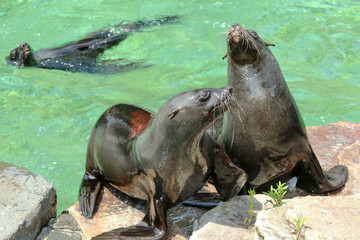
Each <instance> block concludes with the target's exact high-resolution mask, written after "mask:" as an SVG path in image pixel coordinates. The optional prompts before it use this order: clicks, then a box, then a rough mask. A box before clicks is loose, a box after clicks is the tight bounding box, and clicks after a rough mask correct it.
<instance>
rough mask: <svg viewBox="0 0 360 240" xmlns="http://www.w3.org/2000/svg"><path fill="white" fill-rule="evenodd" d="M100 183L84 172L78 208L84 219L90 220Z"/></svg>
mask: <svg viewBox="0 0 360 240" xmlns="http://www.w3.org/2000/svg"><path fill="white" fill-rule="evenodd" d="M100 186H101V182H100V181H99V179H97V178H96V177H94V176H93V175H91V174H90V173H88V172H85V174H84V177H83V180H82V182H81V185H80V189H79V206H80V210H81V212H82V214H83V215H84V217H86V218H92V216H93V214H94V207H95V202H96V197H97V194H98V192H99V190H100Z"/></svg>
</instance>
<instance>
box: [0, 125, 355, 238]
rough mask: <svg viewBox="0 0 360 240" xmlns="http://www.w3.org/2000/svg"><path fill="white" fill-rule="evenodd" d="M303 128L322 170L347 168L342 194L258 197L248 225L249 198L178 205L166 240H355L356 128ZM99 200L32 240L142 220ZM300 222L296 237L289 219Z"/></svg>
mask: <svg viewBox="0 0 360 240" xmlns="http://www.w3.org/2000/svg"><path fill="white" fill-rule="evenodd" d="M307 130H308V135H309V139H310V141H311V144H312V147H313V149H314V150H315V153H316V154H317V156H318V158H319V160H320V163H321V165H322V166H323V168H324V169H329V168H331V167H332V166H334V165H336V164H344V165H346V166H347V167H348V169H349V174H350V176H349V180H348V182H347V184H346V186H345V187H344V188H343V189H342V190H341V191H338V192H336V193H332V194H329V195H327V196H308V195H307V196H305V194H304V193H303V192H301V191H296V192H292V193H288V194H287V197H288V199H286V200H285V201H286V204H285V205H283V206H281V207H277V208H272V206H270V204H265V202H266V200H267V199H268V197H267V196H265V195H262V194H257V195H255V199H254V203H253V210H254V215H253V218H252V221H251V223H249V222H246V221H245V219H247V218H249V214H248V209H249V196H236V197H234V198H233V199H231V200H229V201H227V202H221V203H220V204H219V205H218V206H217V207H216V208H213V209H211V210H206V209H200V208H195V207H187V206H183V205H180V206H177V207H175V208H173V209H170V211H169V212H168V228H169V230H168V232H167V234H166V236H165V239H176V240H180V239H192V240H194V239H227V240H231V239H360V230H359V228H358V226H359V225H360V211H359V209H360V124H355V123H348V122H340V123H335V124H330V125H326V126H324V127H308V128H307ZM0 176H1V170H0ZM0 179H1V178H0ZM0 186H1V185H0ZM201 194H203V195H206V196H208V197H209V199H210V200H214V199H215V200H216V199H217V198H218V195H217V194H216V192H215V190H214V189H213V188H212V187H211V186H206V187H205V188H204V189H202V191H201ZM0 199H1V197H0ZM100 199H101V201H98V203H97V206H96V209H97V210H96V213H95V215H94V218H93V219H90V220H88V219H85V218H84V217H82V216H81V214H80V211H79V206H78V203H76V204H75V205H73V206H72V207H70V208H69V209H68V210H66V211H65V212H64V213H63V214H61V215H60V216H59V217H58V219H56V220H55V219H54V220H53V221H51V222H50V224H49V225H48V227H46V228H44V229H43V231H42V233H41V235H40V236H39V237H38V238H37V240H45V239H47V240H55V239H79V240H80V239H81V240H86V239H91V237H93V236H95V235H97V234H100V233H102V232H105V231H109V230H111V229H113V228H117V227H126V226H129V225H133V224H135V223H137V222H139V221H140V220H141V219H142V218H143V216H144V211H145V209H144V207H143V203H141V202H137V201H134V200H131V199H129V198H127V197H124V195H123V194H121V193H119V192H114V191H113V190H112V189H110V188H107V187H105V188H104V189H103V190H102V195H101V197H100ZM0 202H1V201H0ZM0 207H2V206H1V205H0ZM9 208H10V207H9ZM1 212H2V211H0V213H1ZM1 217H2V216H1ZM305 218H306V220H305V222H304V226H303V228H302V230H301V232H300V234H299V233H297V232H296V226H295V220H294V219H305ZM1 219H2V218H0V221H1ZM0 226H2V225H0ZM0 236H1V235H0ZM0 239H1V237H0ZM6 239H7V238H6ZM17 239H21V238H17ZM27 239H30V238H27Z"/></svg>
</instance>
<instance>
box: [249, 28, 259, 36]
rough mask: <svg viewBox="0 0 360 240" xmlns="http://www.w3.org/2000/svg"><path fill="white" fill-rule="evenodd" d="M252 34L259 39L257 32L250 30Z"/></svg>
mask: <svg viewBox="0 0 360 240" xmlns="http://www.w3.org/2000/svg"><path fill="white" fill-rule="evenodd" d="M250 34H251V35H252V36H253V37H254V38H258V35H257V33H256V32H255V31H252V30H250Z"/></svg>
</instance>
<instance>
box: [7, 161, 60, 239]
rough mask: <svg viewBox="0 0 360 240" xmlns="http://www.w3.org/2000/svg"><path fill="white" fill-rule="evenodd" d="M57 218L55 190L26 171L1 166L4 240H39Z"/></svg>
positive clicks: (42, 179) (21, 168)
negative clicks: (42, 232) (42, 231)
mask: <svg viewBox="0 0 360 240" xmlns="http://www.w3.org/2000/svg"><path fill="white" fill-rule="evenodd" d="M54 217H56V192H55V188H54V186H53V185H52V184H51V183H50V182H49V181H47V180H46V179H44V178H43V177H41V176H38V175H34V174H32V173H31V172H30V171H28V170H27V169H25V168H23V167H17V166H14V165H12V164H9V163H5V162H0V239H6V240H13V239H14V240H22V239H26V240H27V239H35V238H36V236H37V235H38V234H39V233H40V231H41V229H42V228H43V227H44V226H45V225H46V224H47V223H48V222H49V221H50V219H51V218H54Z"/></svg>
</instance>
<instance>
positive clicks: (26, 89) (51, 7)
mask: <svg viewBox="0 0 360 240" xmlns="http://www.w3.org/2000/svg"><path fill="white" fill-rule="evenodd" d="M87 2H89V3H86V1H79V2H77V1H47V2H46V3H44V2H43V1H20V0H18V1H13V0H2V1H1V5H0V39H1V48H0V56H1V57H0V120H1V125H0V138H1V141H0V161H5V162H10V163H13V164H15V165H21V166H24V167H26V168H28V169H30V170H31V171H32V172H34V173H37V174H40V175H42V176H44V177H45V178H47V179H49V180H50V181H51V182H53V183H54V185H55V187H56V189H57V194H58V212H60V211H62V210H64V209H66V208H67V207H69V206H71V205H72V204H74V203H75V202H76V201H77V192H78V187H79V184H80V180H81V177H82V175H83V171H84V165H85V152H86V146H87V142H88V138H89V134H90V131H91V129H92V127H93V125H94V124H95V122H96V120H97V118H98V117H99V116H100V115H101V114H102V113H103V112H104V111H105V110H106V109H107V108H108V107H110V106H111V105H113V104H116V103H120V102H123V103H131V104H136V105H141V106H143V107H145V108H148V109H150V110H153V111H156V110H157V109H159V108H160V106H161V105H162V104H163V103H164V102H165V101H166V100H167V99H169V98H170V97H171V96H173V95H175V94H177V93H179V92H182V91H185V90H189V89H193V88H201V87H222V86H224V85H226V61H222V60H221V57H222V56H223V55H224V53H225V52H226V44H225V39H226V33H227V31H228V29H229V27H230V25H231V24H232V23H234V22H239V23H240V24H241V25H242V26H244V27H245V28H251V29H253V30H256V31H257V32H258V34H259V35H260V36H261V37H262V38H263V39H264V40H265V41H267V42H271V43H274V44H276V47H273V48H272V51H273V53H274V55H275V56H276V57H277V59H278V61H279V64H280V66H281V68H282V70H283V73H284V75H285V78H286V80H287V82H288V85H289V88H290V90H291V91H292V93H293V95H294V97H295V99H296V101H297V104H298V106H299V108H300V111H301V113H302V116H303V118H304V119H305V123H306V124H307V125H308V126H314V125H325V124H329V123H334V122H338V121H352V122H357V123H359V122H360V55H359V52H360V42H359V39H360V3H359V2H358V1H331V0H329V1H324V0H323V1H318V0H316V1H315V0H314V1H296V0H288V1H277V0H274V1H252V2H251V3H250V1H240V0H237V1H233V2H220V1H206V2H205V1H204V2H201V1H182V2H181V3H179V2H178V1H174V0H172V1H171V0H168V1H151V2H148V1H138V0H133V1H115V0H113V1H98V2H97V3H91V4H90V2H93V1H87ZM162 15H178V16H180V19H179V21H178V22H177V23H175V24H170V25H164V26H156V27H151V28H147V29H143V31H141V32H138V33H134V34H132V35H131V36H130V37H129V38H127V39H126V40H125V41H124V42H122V43H121V44H120V45H118V46H117V47H114V48H112V49H111V50H108V51H106V52H105V54H104V55H102V57H101V59H103V60H109V59H118V58H126V59H129V60H131V61H140V62H142V63H143V64H150V65H152V66H151V67H149V68H144V69H136V70H133V71H130V72H124V73H119V74H115V75H97V74H93V75H91V74H88V73H70V72H63V71H57V70H46V69H35V68H25V69H18V68H15V67H14V66H10V65H7V64H6V62H5V57H6V56H7V55H8V54H9V52H10V50H12V49H13V48H15V47H16V46H17V45H18V44H19V43H21V42H22V41H27V42H28V43H29V44H30V45H31V46H32V48H33V49H34V50H38V49H40V48H51V47H57V46H60V45H63V44H65V43H68V42H70V41H74V40H77V39H79V38H81V37H83V36H85V35H86V34H87V33H90V32H93V31H96V30H99V29H101V28H104V27H108V26H111V25H115V24H118V23H120V22H121V21H122V20H128V21H136V20H139V19H154V18H156V17H159V16H162Z"/></svg>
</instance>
